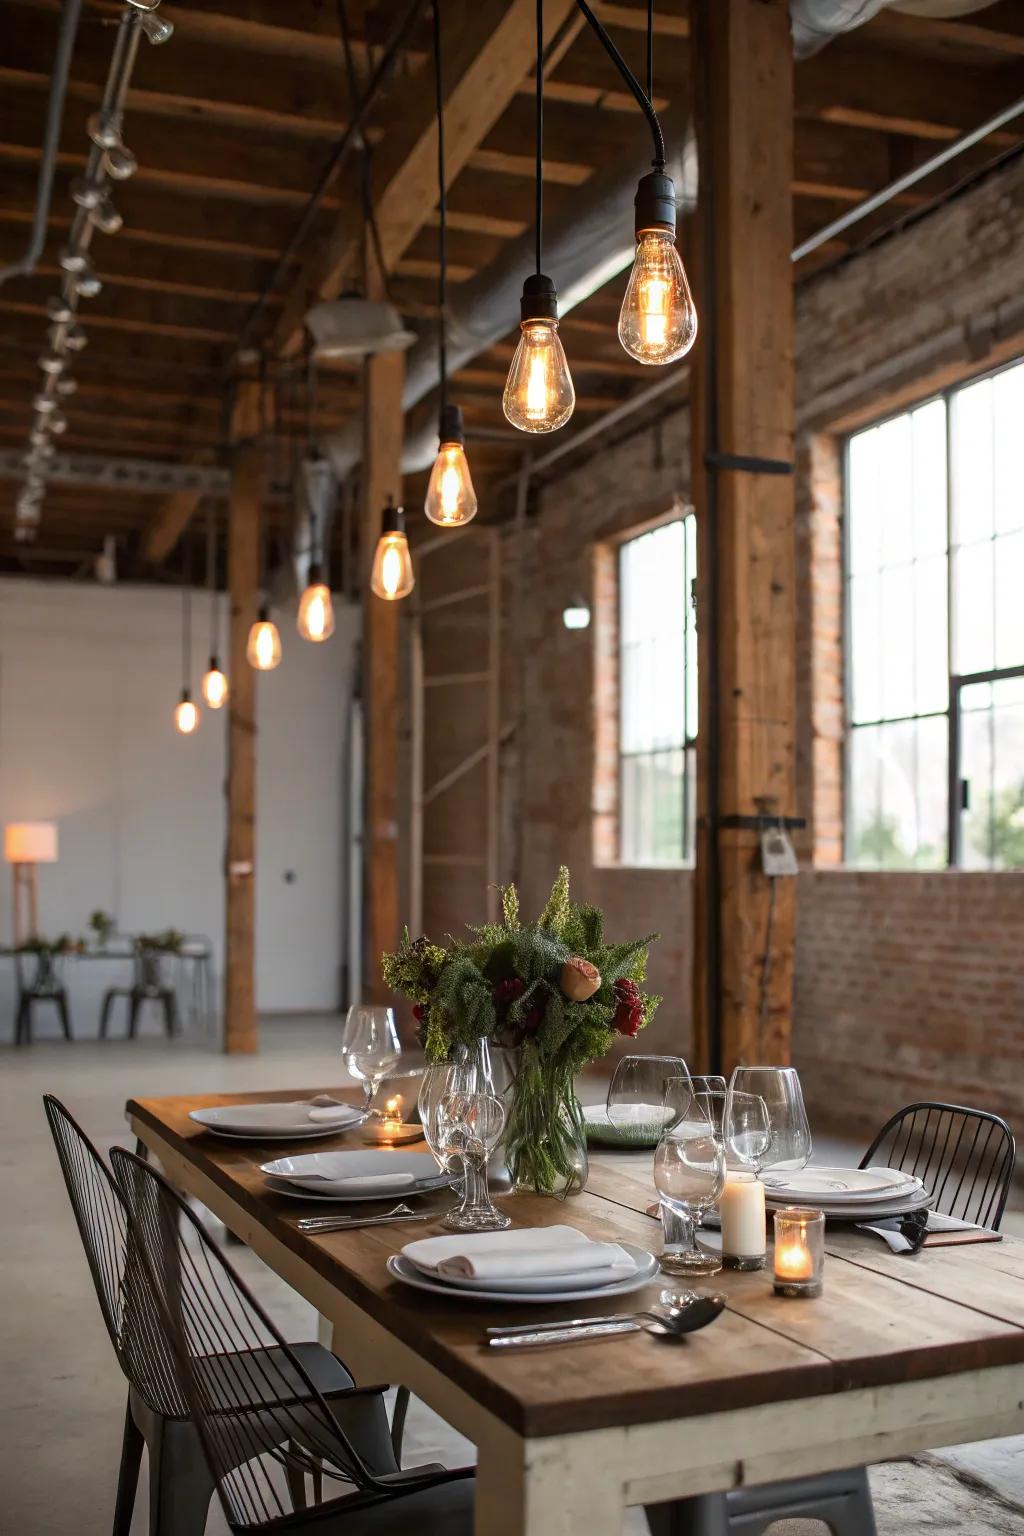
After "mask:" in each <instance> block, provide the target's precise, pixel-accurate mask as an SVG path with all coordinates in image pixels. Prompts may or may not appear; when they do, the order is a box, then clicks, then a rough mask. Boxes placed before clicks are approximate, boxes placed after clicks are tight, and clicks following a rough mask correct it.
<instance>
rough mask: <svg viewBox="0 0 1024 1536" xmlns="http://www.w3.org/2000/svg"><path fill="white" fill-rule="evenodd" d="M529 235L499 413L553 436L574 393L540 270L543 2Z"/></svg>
mask: <svg viewBox="0 0 1024 1536" xmlns="http://www.w3.org/2000/svg"><path fill="white" fill-rule="evenodd" d="M536 18H537V66H536V98H535V100H536V112H535V118H536V141H535V153H536V166H535V197H536V210H535V232H536V242H537V246H536V254H537V262H536V270H535V272H534V273H533V274H532V275H531V276H530V277H528V278H527V279H526V282H525V283H524V284H523V296H522V299H521V300H520V303H519V311H520V321H519V329H520V331H521V332H522V335H521V336H520V339H519V345H518V346H517V347H516V352H515V356H514V357H513V359H512V366H511V368H510V369H509V371H508V380H507V382H506V384H505V393H504V395H503V396H502V399H501V408H502V410H503V411H504V413H505V416H506V418H507V419H508V420H509V421H510V422H511V423H512V425H513V426H514V427H518V428H519V430H520V431H521V432H555V431H557V430H558V428H559V427H564V426H565V423H566V422H567V421H568V420H569V417H570V416H571V415H572V413H573V409H574V408H575V405H576V391H575V390H574V389H573V384H572V377H571V375H570V373H569V365H568V363H567V362H566V360H565V351H564V349H563V347H562V343H561V340H560V338H559V335H558V294H557V292H556V291H555V285H554V283H553V282H552V281H551V279H550V277H546V276H545V275H544V273H543V271H542V270H541V267H542V259H543V254H544V0H537V10H536Z"/></svg>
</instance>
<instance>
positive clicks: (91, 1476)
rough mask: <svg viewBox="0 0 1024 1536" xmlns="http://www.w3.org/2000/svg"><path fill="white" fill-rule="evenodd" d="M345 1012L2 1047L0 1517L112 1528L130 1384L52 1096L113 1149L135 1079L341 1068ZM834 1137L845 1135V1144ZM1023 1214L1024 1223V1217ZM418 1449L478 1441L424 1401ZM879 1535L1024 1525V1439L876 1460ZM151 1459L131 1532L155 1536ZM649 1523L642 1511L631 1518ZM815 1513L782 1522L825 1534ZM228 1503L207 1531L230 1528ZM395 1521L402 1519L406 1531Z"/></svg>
mask: <svg viewBox="0 0 1024 1536" xmlns="http://www.w3.org/2000/svg"><path fill="white" fill-rule="evenodd" d="M338 1037H339V1026H338V1024H337V1022H336V1021H326V1020H306V1021H302V1020H276V1021H273V1020H272V1021H267V1022H266V1025H265V1028H264V1032H263V1048H262V1051H261V1053H260V1055H259V1056H257V1057H252V1058H246V1057H234V1058H231V1059H230V1060H229V1059H227V1058H225V1057H223V1056H221V1055H219V1054H218V1053H216V1052H215V1051H213V1050H212V1049H211V1047H210V1046H209V1045H208V1044H204V1043H202V1042H196V1041H188V1040H185V1041H181V1042H174V1043H172V1044H167V1043H165V1042H164V1041H162V1040H160V1039H157V1038H153V1039H148V1038H145V1037H144V1038H142V1039H140V1040H139V1041H137V1042H135V1043H133V1044H130V1043H126V1042H125V1043H122V1042H113V1041H112V1042H110V1043H108V1044H105V1045H100V1044H99V1043H98V1042H88V1041H86V1042H81V1043H76V1044H75V1045H73V1046H72V1047H67V1046H66V1045H64V1044H63V1043H59V1042H56V1041H54V1042H49V1041H44V1042H40V1043H39V1044H36V1045H34V1046H32V1047H31V1048H29V1049H27V1050H23V1051H20V1052H17V1051H14V1050H13V1049H12V1048H9V1047H0V1232H2V1233H3V1240H2V1244H0V1425H2V1429H0V1532H2V1533H3V1536H44V1533H45V1536H101V1533H106V1532H108V1531H109V1529H110V1518H111V1513H112V1508H113V1492H114V1482H115V1476H116V1467H117V1458H118V1454H119V1448H120V1434H121V1425H122V1416H123V1411H124V1385H123V1382H122V1378H121V1375H120V1372H119V1369H118V1366H117V1363H116V1361H115V1358H114V1355H113V1352H112V1350H111V1348H110V1344H109V1341H108V1339H107V1336H106V1333H105V1331H104V1329H103V1325H102V1322H101V1319H100V1315H99V1311H98V1308H97V1306H96V1300H95V1296H94V1293H93V1290H92V1285H91V1281H90V1279H89V1275H88V1271H87V1269H86V1266H85V1261H84V1259H83V1257H82V1253H81V1247H80V1244H79V1241H78V1237H77V1233H76V1231H75V1228H74V1226H73V1223H72V1218H71V1213H70V1209H69V1207H68V1203H67V1196H66V1193H65V1191H64V1186H63V1182H62V1180H61V1177H60V1172H59V1169H58V1166H57V1162H56V1159H55V1157H54V1153H53V1147H52V1144H51V1142H50V1137H49V1131H48V1129H47V1125H46V1121H45V1118H44V1116H43V1112H42V1106H41V1103H40V1098H41V1095H42V1094H43V1093H44V1092H45V1091H50V1092H53V1093H55V1094H57V1096H58V1097H59V1098H61V1099H62V1100H64V1102H65V1103H66V1104H67V1105H68V1107H69V1108H70V1109H71V1111H72V1112H73V1113H74V1114H75V1116H76V1118H77V1119H78V1120H79V1121H80V1122H81V1123H82V1125H83V1126H84V1127H85V1129H86V1130H87V1131H88V1132H89V1133H90V1134H91V1135H92V1136H93V1137H94V1139H95V1140H96V1142H97V1143H98V1145H99V1146H100V1147H101V1148H102V1149H104V1150H106V1149H107V1148H109V1147H110V1146H111V1145H112V1144H114V1143H115V1142H127V1140H128V1138H127V1135H126V1131H125V1127H124V1120H123V1109H124V1103H125V1100H126V1099H127V1098H128V1097H129V1096H130V1095H132V1094H160V1093H175V1092H195V1091H197V1089H198V1088H200V1087H201V1088H203V1089H208V1090H210V1091H211V1092H215V1091H219V1090H224V1091H236V1092H243V1091H245V1090H246V1089H256V1088H267V1087H280V1086H283V1085H287V1084H294V1085H295V1086H297V1087H300V1086H309V1085H310V1084H314V1083H337V1082H339V1081H340V1080H341V1079H342V1077H343V1072H342V1070H341V1063H340V1060H339V1057H338V1052H337V1041H338ZM833 1146H834V1144H833ZM1012 1225H1013V1226H1014V1227H1015V1228H1017V1229H1018V1230H1020V1228H1021V1226H1024V1221H1022V1219H1021V1218H1020V1217H1017V1218H1015V1219H1014V1220H1013V1223H1012ZM231 1257H232V1259H233V1261H234V1262H235V1263H236V1264H237V1265H238V1267H239V1268H240V1269H241V1270H242V1271H243V1273H244V1274H245V1276H246V1278H247V1279H248V1280H249V1282H250V1284H252V1285H253V1286H254V1288H255V1289H256V1290H257V1292H258V1294H259V1295H260V1296H261V1297H262V1298H263V1300H264V1301H265V1302H266V1304H267V1305H268V1306H269V1307H270V1308H271V1310H272V1312H273V1314H274V1316H275V1318H276V1319H277V1320H278V1322H279V1323H280V1324H281V1325H282V1327H283V1328H284V1330H285V1332H286V1333H287V1334H288V1335H289V1336H290V1337H292V1338H296V1339H298V1338H312V1337H315V1333H316V1318H315V1316H314V1314H313V1312H312V1310H311V1308H309V1307H308V1306H307V1305H306V1303H305V1302H303V1301H302V1300H301V1298H299V1297H298V1296H296V1295H295V1294H294V1292H292V1291H290V1290H289V1289H288V1288H287V1287H286V1286H284V1285H283V1284H282V1283H281V1282H280V1281H279V1280H278V1279H277V1277H276V1276H274V1275H273V1274H271V1273H270V1272H269V1271H268V1270H267V1269H266V1268H265V1267H264V1266H263V1265H262V1264H261V1263H260V1262H259V1260H257V1259H256V1258H255V1257H254V1256H253V1255H252V1254H250V1253H249V1252H248V1251H247V1250H246V1249H243V1248H240V1247H237V1246H233V1247H232V1249H231ZM406 1443H407V1460H410V1461H430V1460H440V1461H445V1462H447V1463H448V1464H449V1465H453V1466H454V1465H460V1464H465V1463H466V1462H467V1461H469V1460H471V1459H472V1456H473V1448H472V1446H470V1445H469V1444H468V1443H467V1442H466V1441H464V1440H462V1439H461V1438H460V1437H459V1436H458V1435H456V1434H455V1433H454V1432H453V1431H452V1430H451V1429H449V1428H448V1426H447V1425H444V1424H443V1423H442V1422H441V1421H440V1420H439V1419H437V1418H436V1416H435V1415H433V1414H432V1413H430V1412H429V1410H427V1409H426V1408H424V1407H423V1406H422V1405H415V1404H414V1407H413V1411H412V1413H411V1414H410V1422H409V1429H408V1433H407V1442H406ZM872 1485H873V1488H874V1492H875V1501H876V1510H877V1516H878V1525H879V1532H880V1536H896V1533H897V1532H899V1533H900V1536H933V1533H940V1532H941V1533H944V1532H950V1531H959V1532H967V1533H969V1536H1024V1439H1021V1440H1003V1441H993V1442H989V1443H987V1444H981V1445H975V1446H970V1447H960V1448H957V1449H956V1450H952V1451H948V1452H947V1451H944V1452H940V1453H938V1454H936V1455H931V1456H924V1457H918V1458H915V1459H914V1460H913V1461H908V1462H903V1463H899V1464H895V1465H891V1466H887V1467H883V1468H879V1469H876V1470H875V1471H874V1472H873V1473H872ZM145 1493H146V1490H145V1470H144V1471H143V1482H142V1484H141V1486H140V1490H139V1494H140V1497H139V1504H138V1507H137V1511H136V1520H135V1523H134V1525H133V1536H144V1533H145V1531H146V1518H145V1510H146V1505H145ZM627 1529H628V1531H629V1533H630V1536H642V1533H644V1532H645V1531H646V1521H645V1520H644V1519H643V1516H642V1514H640V1512H639V1511H636V1512H631V1513H630V1518H629V1520H628V1522H627ZM822 1530H823V1527H822V1526H820V1525H819V1524H818V1523H816V1522H805V1521H800V1522H792V1523H788V1524H787V1525H786V1526H785V1527H783V1526H779V1527H776V1531H777V1533H778V1536H784V1533H785V1536H812V1533H814V1536H817V1533H819V1532H821V1531H822ZM226 1531H227V1527H226V1525H225V1523H224V1520H223V1517H222V1515H221V1512H220V1510H219V1508H217V1507H216V1506H214V1508H212V1509H211V1513H210V1519H209V1523H208V1526H207V1536H225V1533H226ZM396 1536H399V1533H398V1532H396Z"/></svg>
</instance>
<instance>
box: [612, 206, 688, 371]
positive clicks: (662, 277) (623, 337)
mask: <svg viewBox="0 0 1024 1536" xmlns="http://www.w3.org/2000/svg"><path fill="white" fill-rule="evenodd" d="M696 337H697V310H696V306H695V305H694V302H693V296H692V295H691V293H690V285H689V283H688V282H687V281H686V273H685V272H684V270H683V263H682V261H681V260H680V257H679V252H678V251H677V250H676V246H675V240H674V239H673V237H672V234H671V233H670V232H669V231H668V230H664V229H645V230H641V232H640V235H639V239H638V243H637V248H636V256H635V258H634V261H633V270H632V271H631V272H630V274H629V282H628V283H627V285H626V294H625V297H624V299H623V300H622V309H621V310H620V311H619V340H620V341H621V342H622V345H623V346H624V347H625V349H626V351H627V352H628V353H629V355H630V357H635V358H636V360H637V362H638V363H672V362H675V360H676V359H677V358H679V357H683V356H685V354H686V353H687V352H689V350H690V348H691V347H692V346H693V343H694V341H695V340H696Z"/></svg>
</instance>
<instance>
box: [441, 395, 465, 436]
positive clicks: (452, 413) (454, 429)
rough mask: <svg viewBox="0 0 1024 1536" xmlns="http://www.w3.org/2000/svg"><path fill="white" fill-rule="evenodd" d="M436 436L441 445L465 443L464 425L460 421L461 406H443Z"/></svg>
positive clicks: (461, 420)
mask: <svg viewBox="0 0 1024 1536" xmlns="http://www.w3.org/2000/svg"><path fill="white" fill-rule="evenodd" d="M437 436H438V439H439V441H440V442H441V443H463V444H464V443H465V441H466V425H465V422H464V421H463V419H462V407H461V405H443V406H442V407H441V414H440V416H439V418H438V423H437Z"/></svg>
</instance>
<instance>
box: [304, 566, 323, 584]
mask: <svg viewBox="0 0 1024 1536" xmlns="http://www.w3.org/2000/svg"><path fill="white" fill-rule="evenodd" d="M323 585H325V583H324V568H323V566H322V565H321V564H320V561H319V560H311V561H310V562H309V569H308V570H307V572H306V586H307V587H319V586H323Z"/></svg>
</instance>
